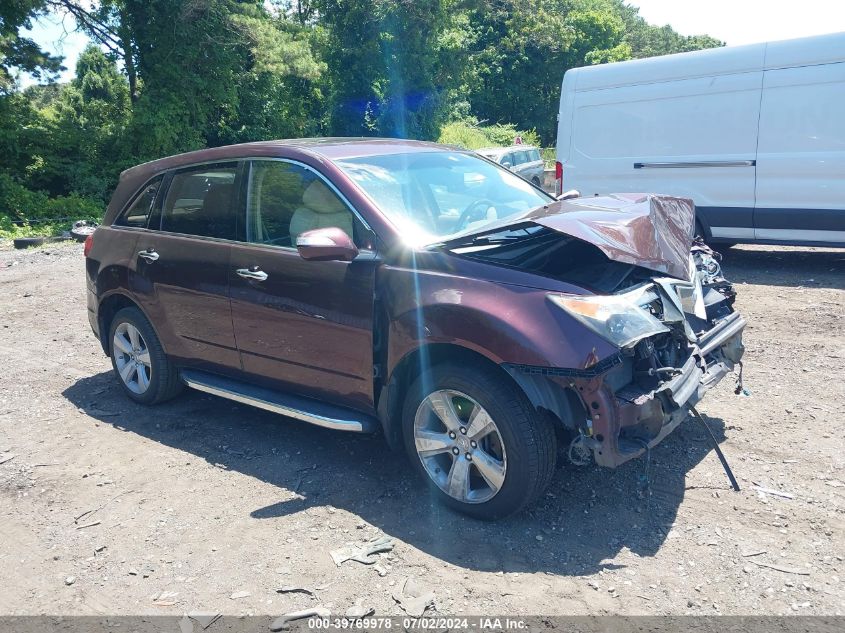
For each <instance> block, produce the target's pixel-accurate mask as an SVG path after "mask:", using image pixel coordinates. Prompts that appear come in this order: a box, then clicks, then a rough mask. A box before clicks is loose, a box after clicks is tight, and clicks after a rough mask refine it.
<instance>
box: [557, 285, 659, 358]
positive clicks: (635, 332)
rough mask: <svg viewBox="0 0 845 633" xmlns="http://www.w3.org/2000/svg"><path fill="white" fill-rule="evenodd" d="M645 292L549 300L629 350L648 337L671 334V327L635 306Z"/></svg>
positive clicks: (605, 337)
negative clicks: (629, 346) (632, 345)
mask: <svg viewBox="0 0 845 633" xmlns="http://www.w3.org/2000/svg"><path fill="white" fill-rule="evenodd" d="M641 296H642V292H640V291H635V292H632V293H627V294H623V295H609V296H605V295H597V296H591V297H582V296H576V295H558V294H550V295H548V298H549V300H550V301H551V302H552V303H554V304H555V305H557V306H560V307H561V308H563V309H564V310H566V311H567V312H568V313H569V314H571V315H572V316H573V317H575V318H576V319H578V320H579V321H580V322H581V323H583V324H584V325H586V326H587V327H588V328H590V329H591V330H593V331H594V332H595V333H596V334H598V335H599V336H601V337H602V338H604V339H607V340H608V341H610V342H611V343H613V344H614V345H617V346H619V347H627V346H628V345H631V344H633V343H636V342H637V341H639V340H640V339H643V338H645V337H647V336H653V335H655V334H660V333H661V332H668V331H669V328H667V327H666V326H665V325H663V324H662V323H661V322H660V321H659V320H657V319H656V318H654V317H653V316H652V315H651V313H649V312H648V311H647V310H644V309H643V308H641V307H640V306H638V305H637V304H636V299H637V298H639V297H641Z"/></svg>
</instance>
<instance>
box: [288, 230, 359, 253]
mask: <svg viewBox="0 0 845 633" xmlns="http://www.w3.org/2000/svg"><path fill="white" fill-rule="evenodd" d="M296 250H297V251H299V256H300V257H301V258H302V259H307V260H309V261H315V262H328V261H340V262H351V261H352V260H353V259H355V258H356V257H357V256H358V248H357V247H356V246H355V243H354V242H353V241H352V238H350V237H349V236H348V235H347V234H346V231H344V230H343V229H339V228H337V227H336V226H332V227H329V228H325V229H314V230H312V231H305V233H302V234H301V235H300V236H299V237H297V238H296Z"/></svg>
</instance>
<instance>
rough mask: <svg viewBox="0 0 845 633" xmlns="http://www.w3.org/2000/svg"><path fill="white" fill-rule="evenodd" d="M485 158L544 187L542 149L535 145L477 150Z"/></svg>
mask: <svg viewBox="0 0 845 633" xmlns="http://www.w3.org/2000/svg"><path fill="white" fill-rule="evenodd" d="M475 151H476V153H477V154H481V155H482V156H484V158H488V159H490V160H492V161H493V162H494V163H496V164H498V165H502V166H503V167H507V168H508V169H510V170H511V171H512V172H513V173H515V174H517V175H519V176H522V177H523V178H525V180H527V181H528V182H532V183H534V184H535V185H536V186H537V187H542V186H543V166H544V165H543V159H542V158H541V157H540V149H539V148H537V147H534V146H533V145H511V146H510V147H485V148H483V149H477V150H475Z"/></svg>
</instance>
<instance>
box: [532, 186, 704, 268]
mask: <svg viewBox="0 0 845 633" xmlns="http://www.w3.org/2000/svg"><path fill="white" fill-rule="evenodd" d="M521 219H522V220H528V221H530V222H535V223H536V224H540V225H542V226H545V227H546V228H549V229H552V230H555V231H560V232H561V233H566V234H567V235H571V236H572V237H575V238H578V239H580V240H583V241H585V242H589V243H590V244H592V245H594V246H596V247H597V248H599V249H600V250H601V251H602V252H603V253H604V254H605V255H607V257H608V258H610V259H612V260H614V261H619V262H624V263H627V264H634V265H636V266H642V267H643V268H647V269H649V270H654V271H656V272H660V273H664V274H666V275H669V276H671V277H675V278H677V279H688V278H689V272H690V247H691V245H692V237H693V231H694V228H695V204H693V201H692V200H689V199H687V198H675V197H672V196H663V195H656V194H644V193H616V194H611V195H607V196H597V197H594V198H576V199H574V200H562V201H559V202H555V203H552V204H549V205H546V206H544V207H539V208H538V209H536V210H534V211H532V212H531V213H529V214H528V215H527V216H524V217H523V218H521Z"/></svg>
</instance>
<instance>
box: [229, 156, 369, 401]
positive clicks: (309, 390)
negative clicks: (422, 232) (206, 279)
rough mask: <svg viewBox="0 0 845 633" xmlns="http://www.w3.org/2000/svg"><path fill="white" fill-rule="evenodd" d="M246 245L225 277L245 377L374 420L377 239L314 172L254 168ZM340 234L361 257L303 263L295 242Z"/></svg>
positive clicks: (285, 165)
mask: <svg viewBox="0 0 845 633" xmlns="http://www.w3.org/2000/svg"><path fill="white" fill-rule="evenodd" d="M245 192H246V194H245V199H246V230H245V241H244V242H242V243H239V244H237V245H235V246H234V247H233V250H232V260H231V264H230V270H229V284H230V296H231V300H232V321H233V323H234V329H235V338H236V340H237V344H238V349H239V350H240V353H241V362H242V364H243V368H244V371H245V372H246V373H247V374H249V375H250V376H251V379H252V380H254V381H255V382H258V383H262V384H264V385H265V386H268V387H273V388H276V389H280V390H284V391H288V392H292V393H297V394H300V395H305V396H310V397H315V398H319V399H322V400H326V401H329V402H332V403H334V404H337V405H342V406H348V407H352V408H356V409H359V410H362V411H367V412H369V411H371V410H372V406H373V300H374V299H373V297H374V280H375V269H376V266H377V264H378V262H377V259H376V257H375V252H374V238H373V236H372V233H370V231H369V229H367V228H366V227H365V226H364V224H363V223H362V222H361V221H360V220H359V219H358V218H357V216H356V215H355V213H354V212H353V211H352V210H351V207H350V206H349V205H348V203H347V202H346V201H345V199H343V198H342V197H341V196H340V195H339V194H338V192H337V190H336V189H335V188H334V187H333V186H332V185H331V184H330V183H329V182H328V181H327V180H326V179H324V178H323V177H322V176H321V175H320V174H318V173H317V172H316V171H315V170H313V169H311V168H310V167H308V166H306V165H304V164H301V163H297V162H294V161H287V160H255V161H252V162H251V163H250V165H249V171H248V175H247V178H246V182H245ZM330 226H337V227H339V228H341V229H343V230H344V231H346V232H347V233H349V234H350V235H351V236H352V237H353V239H354V240H355V242H356V245H358V247H359V249H361V253H360V254H359V256H358V258H357V259H356V260H354V261H352V262H341V261H306V260H304V259H302V258H301V257H300V256H299V254H298V252H297V250H296V246H295V245H296V237H297V236H298V235H299V234H301V233H303V232H305V231H307V230H310V229H315V228H328V227H330Z"/></svg>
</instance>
